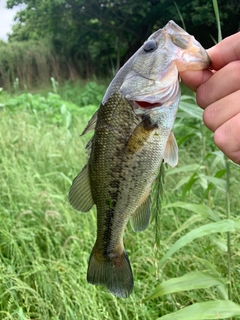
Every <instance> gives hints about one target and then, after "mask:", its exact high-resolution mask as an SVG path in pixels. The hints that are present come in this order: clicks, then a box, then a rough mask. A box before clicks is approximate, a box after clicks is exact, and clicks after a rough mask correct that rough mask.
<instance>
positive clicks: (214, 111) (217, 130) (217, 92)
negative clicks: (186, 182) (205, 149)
mask: <svg viewBox="0 0 240 320" xmlns="http://www.w3.org/2000/svg"><path fill="white" fill-rule="evenodd" d="M207 51H208V54H209V56H210V58H211V60H212V64H211V68H212V69H213V71H210V70H202V71H186V72H182V73H181V74H180V76H181V78H182V81H183V82H184V84H185V85H186V86H187V87H189V88H190V89H192V90H194V91H196V99H197V104H198V105H199V106H200V107H201V108H203V109H204V112H203V122H204V124H205V125H206V127H208V128H209V129H210V130H211V131H213V132H214V142H215V144H216V146H217V147H218V148H219V149H220V150H222V152H223V153H225V154H226V155H227V156H228V157H229V158H230V159H231V160H232V161H234V162H236V163H238V164H240V32H238V33H236V34H234V35H232V36H230V37H228V38H225V39H224V40H222V41H221V42H219V43H218V44H217V45H215V46H214V47H212V48H211V49H209V50H207Z"/></svg>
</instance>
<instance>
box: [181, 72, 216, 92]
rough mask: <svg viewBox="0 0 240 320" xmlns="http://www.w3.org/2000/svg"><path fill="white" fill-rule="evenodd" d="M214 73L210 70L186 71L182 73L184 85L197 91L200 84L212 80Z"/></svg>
mask: <svg viewBox="0 0 240 320" xmlns="http://www.w3.org/2000/svg"><path fill="white" fill-rule="evenodd" d="M212 75H213V73H212V72H211V71H210V70H200V71H184V72H181V73H180V77H181V79H182V81H183V83H184V84H185V85H186V86H187V87H188V88H190V89H191V90H193V91H196V90H197V88H198V87H199V86H200V84H202V83H204V82H206V81H207V80H208V79H210V78H211V76H212Z"/></svg>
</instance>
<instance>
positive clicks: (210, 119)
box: [203, 106, 215, 131]
mask: <svg viewBox="0 0 240 320" xmlns="http://www.w3.org/2000/svg"><path fill="white" fill-rule="evenodd" d="M214 115H215V111H214V110H213V108H212V107H211V106H208V107H207V108H206V109H205V110H204V112H203V122H204V124H205V126H206V127H207V128H208V129H210V130H211V131H215V127H214V124H215V121H214Z"/></svg>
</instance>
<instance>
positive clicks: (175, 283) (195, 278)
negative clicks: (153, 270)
mask: <svg viewBox="0 0 240 320" xmlns="http://www.w3.org/2000/svg"><path fill="white" fill-rule="evenodd" d="M225 283H226V281H224V279H222V278H220V277H218V276H216V275H212V274H208V273H202V272H199V271H196V272H191V273H187V274H185V275H184V276H182V277H178V278H172V279H170V280H167V281H164V282H162V283H161V284H160V285H158V286H157V287H156V289H155V290H154V291H153V293H152V294H150V295H149V296H148V297H147V298H146V299H145V300H149V299H153V298H157V297H160V296H163V295H165V294H170V293H175V292H182V291H188V290H195V289H206V288H210V287H213V286H218V285H222V284H225Z"/></svg>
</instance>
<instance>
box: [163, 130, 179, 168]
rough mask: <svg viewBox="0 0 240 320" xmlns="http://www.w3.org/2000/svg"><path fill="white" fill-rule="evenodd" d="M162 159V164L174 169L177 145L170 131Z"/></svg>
mask: <svg viewBox="0 0 240 320" xmlns="http://www.w3.org/2000/svg"><path fill="white" fill-rule="evenodd" d="M163 159H164V162H165V163H168V164H169V165H170V166H171V167H175V166H176V165H177V163H178V145H177V141H176V139H175V137H174V134H173V133H172V131H171V133H170V135H169V137H168V141H167V143H166V147H165V150H164V154H163Z"/></svg>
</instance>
